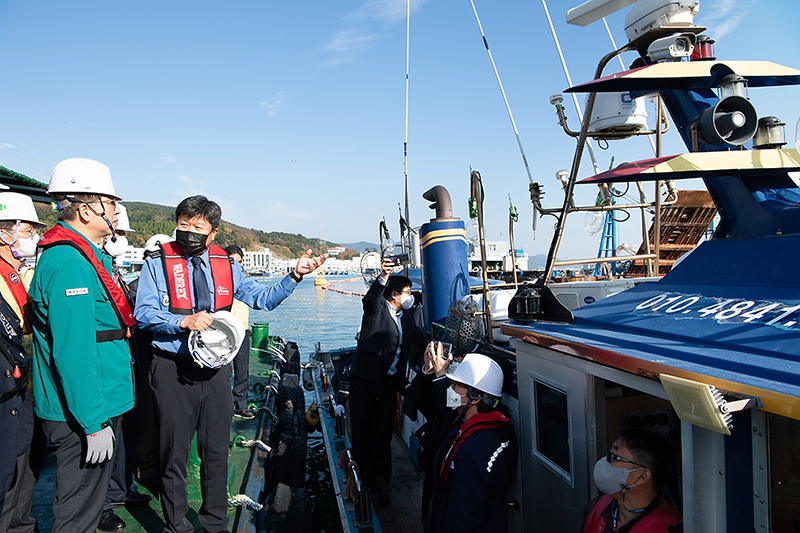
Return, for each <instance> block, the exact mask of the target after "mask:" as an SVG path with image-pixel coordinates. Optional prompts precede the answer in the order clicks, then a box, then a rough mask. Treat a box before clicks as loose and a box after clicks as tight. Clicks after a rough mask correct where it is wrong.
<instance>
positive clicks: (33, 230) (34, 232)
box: [19, 226, 39, 237]
mask: <svg viewBox="0 0 800 533" xmlns="http://www.w3.org/2000/svg"><path fill="white" fill-rule="evenodd" d="M25 233H27V234H28V235H29V236H30V237H36V236H37V235H39V228H33V227H24V226H22V227H20V228H19V234H20V235H23V234H25Z"/></svg>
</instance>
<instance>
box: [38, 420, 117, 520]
mask: <svg viewBox="0 0 800 533" xmlns="http://www.w3.org/2000/svg"><path fill="white" fill-rule="evenodd" d="M112 423H113V424H114V427H116V426H117V425H118V423H119V417H116V418H113V419H112ZM42 427H43V429H44V434H45V435H46V436H47V438H48V439H50V442H51V443H52V444H53V445H54V446H55V447H56V499H55V501H54V502H53V517H54V521H53V529H52V532H53V533H61V532H62V531H63V532H69V533H72V532H74V531H94V530H95V529H96V528H97V524H99V523H100V512H101V511H102V509H103V502H105V499H106V490H107V489H108V480H109V478H110V476H111V468H112V465H113V458H112V460H111V461H105V462H103V463H101V464H99V465H91V466H87V465H86V464H85V463H84V460H85V458H86V444H85V443H86V437H85V433H84V432H83V429H82V428H80V427H76V425H73V424H72V423H68V422H55V421H53V420H43V421H42Z"/></svg>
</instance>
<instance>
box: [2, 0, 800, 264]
mask: <svg viewBox="0 0 800 533" xmlns="http://www.w3.org/2000/svg"><path fill="white" fill-rule="evenodd" d="M475 3H476V7H477V9H478V13H479V15H480V17H481V22H482V24H483V28H484V30H485V32H486V35H487V38H488V42H489V44H490V46H491V50H492V53H493V55H494V58H495V61H496V63H497V67H498V69H499V72H500V75H501V77H502V81H503V85H504V87H505V89H506V92H507V95H508V98H509V101H510V104H511V107H512V111H513V112H514V115H515V119H516V122H517V126H518V128H519V133H520V137H521V140H522V143H523V146H524V148H525V151H526V153H527V157H528V161H529V163H530V166H531V170H532V172H533V177H534V179H535V180H537V181H539V182H540V183H543V184H544V186H545V191H546V193H547V194H546V196H545V205H546V206H548V207H555V206H557V205H560V203H561V195H560V193H559V191H560V185H559V183H558V182H557V181H556V179H555V172H556V171H557V170H559V169H561V168H569V166H570V163H571V160H572V152H573V149H574V141H573V140H572V139H570V138H568V137H567V136H566V135H564V134H563V133H562V132H561V130H560V128H559V127H558V125H557V122H556V118H555V113H554V110H553V107H552V106H551V105H550V104H549V103H548V99H549V96H550V95H551V94H553V93H556V92H560V91H562V90H563V89H565V88H566V87H567V83H566V81H565V77H564V74H563V72H562V70H561V66H560V63H559V61H558V58H557V55H556V51H555V47H554V45H553V41H552V38H551V36H550V32H549V28H548V26H547V23H546V19H545V17H544V10H543V8H542V4H541V2H540V1H538V0H475ZM578 3H580V2H579V1H578V0H574V1H562V0H550V1H549V2H548V7H549V9H550V12H551V15H552V17H553V20H554V23H555V26H556V31H557V32H558V35H559V39H560V40H561V44H562V47H563V48H564V53H565V56H566V60H567V63H568V66H569V68H570V69H571V74H572V78H573V81H574V82H575V83H579V82H583V81H588V80H589V79H590V78H591V77H592V75H593V72H594V69H595V66H596V64H597V61H598V60H599V59H600V56H602V55H603V54H605V53H606V52H608V51H610V50H611V48H612V47H611V44H610V41H609V39H608V36H607V35H606V31H605V28H604V27H603V24H602V22H596V23H594V24H592V25H590V26H588V27H586V28H579V27H570V26H568V25H567V24H566V23H565V13H566V10H567V9H568V8H569V7H573V6H574V5H577V4H578ZM626 11H627V9H626V10H623V11H622V12H621V13H617V14H615V15H612V16H610V17H608V19H607V20H608V24H609V26H610V27H611V29H612V32H613V33H614V36H615V39H616V42H617V45H618V46H621V45H622V44H623V43H624V42H625V41H626V39H625V33H624V29H623V26H624V14H625V12H626ZM405 14H406V1H405V0H374V1H370V0H293V1H290V0H270V1H247V0H240V1H229V2H222V1H193V2H188V1H174V2H153V1H144V0H137V1H114V2H100V1H88V0H87V1H75V2H63V1H58V2H57V1H46V0H39V1H35V2H25V1H21V0H13V1H1V2H0V30H1V31H2V35H3V53H2V54H0V70H1V71H2V73H3V78H4V83H3V84H2V85H0V125H1V126H2V128H1V129H0V164H2V165H3V166H6V167H9V168H11V169H13V170H16V171H19V172H22V173H24V174H27V175H29V176H32V177H34V178H37V179H39V180H42V181H45V182H46V181H48V180H49V176H50V173H51V172H52V169H53V167H54V166H55V165H56V164H57V163H58V162H59V161H61V160H62V159H65V158H68V157H89V158H93V159H97V160H99V161H102V162H104V163H106V164H107V165H108V166H109V167H110V168H111V172H112V175H113V177H114V182H115V186H116V188H117V192H118V194H120V195H121V196H122V197H123V198H125V199H126V200H132V201H147V202H154V203H159V204H164V205H176V204H177V203H178V202H179V201H180V200H181V199H182V198H184V197H186V196H189V195H192V194H205V195H207V196H209V197H210V198H212V199H214V200H216V201H217V202H219V203H220V205H221V206H222V208H223V216H224V218H225V219H226V220H230V221H231V222H234V223H236V224H240V225H243V226H246V227H253V228H257V229H262V230H266V231H286V232H292V233H302V234H304V235H306V236H310V237H315V236H317V235H318V234H319V229H320V217H322V221H323V225H324V236H325V238H327V239H328V240H333V241H338V242H353V241H359V240H370V241H373V242H374V241H376V240H377V228H378V222H379V221H380V219H381V218H382V217H386V219H387V222H388V223H389V227H390V230H391V232H392V235H393V236H394V237H396V236H397V232H398V229H397V212H398V211H397V204H398V202H402V201H403V170H404V169H403V139H404V121H405V68H406V67H405V65H406V37H405V35H406V21H405V19H406V17H405ZM799 20H800V7H798V4H797V3H796V2H787V1H785V0H708V1H704V2H702V4H701V11H700V14H699V15H698V17H697V18H696V19H695V22H696V23H697V24H701V25H706V26H708V27H709V32H708V33H709V34H710V35H711V36H712V37H714V38H715V39H716V40H717V43H716V55H717V56H718V57H720V58H729V59H769V60H772V61H775V62H778V63H781V64H785V65H788V66H792V67H795V68H798V67H800V60H799V59H798V57H797V50H800V36H798V32H797V22H798V21H799ZM410 51H411V59H410V72H411V74H410V96H409V107H410V109H409V180H410V194H411V221H412V224H413V225H415V226H418V225H420V224H422V223H423V222H426V221H427V220H428V219H429V218H431V216H432V212H431V211H430V210H429V209H428V208H427V202H425V201H424V200H423V199H422V198H421V195H422V193H423V192H424V191H425V190H427V189H429V188H430V187H432V186H434V185H444V186H445V187H447V188H448V189H449V191H450V194H451V196H452V198H453V204H454V211H455V215H456V216H459V217H461V218H467V216H468V215H467V210H466V204H467V195H468V191H469V182H468V178H469V172H470V168H474V169H476V170H479V171H480V172H481V174H482V176H483V180H484V187H485V193H486V207H485V211H486V217H487V238H488V239H490V240H499V239H503V240H504V239H506V238H507V237H506V234H507V229H508V219H507V206H508V195H509V194H510V195H511V197H512V199H513V200H514V203H515V204H516V205H517V206H518V207H519V210H520V213H521V216H520V222H519V224H517V226H516V230H515V232H516V233H515V239H516V241H517V244H518V247H524V248H525V250H526V251H527V252H529V253H531V254H537V253H545V252H546V250H547V247H548V245H549V242H550V238H551V228H552V219H550V218H545V219H541V220H540V221H539V227H538V229H537V231H536V234H535V240H534V234H533V232H532V230H531V207H530V202H529V200H528V179H527V175H526V173H525V169H524V166H523V164H522V160H521V157H520V155H519V151H518V147H517V144H516V140H515V137H514V134H513V130H512V129H511V125H510V122H509V119H508V115H507V113H506V110H505V106H504V104H503V100H502V97H501V94H500V91H499V89H498V86H497V82H496V80H495V77H494V73H493V71H492V68H491V64H490V62H489V59H488V56H487V54H486V51H485V49H484V47H483V42H482V40H481V36H480V32H479V30H478V26H477V23H476V21H475V16H474V14H473V11H472V7H471V5H470V2H469V0H427V1H425V0H414V1H413V2H412V16H411V43H410ZM623 57H624V59H625V61H626V63H630V61H632V60H633V56H630V55H628V56H623ZM616 70H620V66H619V63H617V62H614V63H613V64H612V65H610V66H609V68H608V69H607V70H606V72H607V73H611V72H613V71H616ZM750 94H751V98H752V99H753V102H754V104H755V106H756V109H757V110H758V112H759V115H760V116H765V115H777V116H779V117H780V118H781V119H783V120H784V121H785V122H786V123H787V128H786V132H787V137H791V138H793V137H794V130H795V128H794V125H795V123H796V121H797V119H798V115H800V106H798V105H797V102H798V96H800V90H798V89H797V88H794V87H791V88H779V89H772V90H765V89H753V90H751V93H750ZM565 103H566V104H569V105H568V107H567V113H568V116H569V121H570V122H569V123H570V124H571V125H572V127H573V128H577V126H578V121H577V118H576V115H575V110H574V108H573V107H572V104H571V101H570V100H566V101H565ZM649 111H652V109H649ZM652 115H653V113H651V116H652ZM652 122H653V120H652V119H651V124H652ZM665 143H666V144H665V149H664V153H665V154H669V153H679V152H683V151H685V149H684V147H683V145H682V143H680V142H679V140H678V139H677V136H676V134H675V133H674V132H670V133H669V134H668V135H667V138H666V140H665ZM595 152H596V153H597V158H598V163H599V165H600V167H601V168H607V167H608V165H609V163H610V160H611V156H614V157H615V160H616V162H617V163H620V162H623V161H630V160H634V159H642V158H646V157H651V156H652V150H651V148H650V146H649V144H648V142H647V141H646V140H643V139H635V140H628V141H620V142H615V143H612V144H611V146H610V147H609V149H608V150H600V149H595ZM590 168H591V167H590V165H589V163H588V159H585V160H584V163H583V166H582V172H581V175H582V176H588V175H590V174H592V172H591V170H590ZM698 185H699V184H694V185H692V186H691V188H696V187H697V186H698ZM648 191H649V192H650V196H651V197H652V187H650V188H649V189H648ZM595 195H596V189H595V188H594V187H593V186H583V187H581V188H579V190H578V201H579V202H580V203H587V202H590V201H592V200H593V198H594V196H595ZM637 216H638V215H637ZM637 216H634V217H633V223H629V224H628V225H627V226H625V227H623V228H621V229H620V239H619V240H620V242H623V241H624V242H627V243H630V244H631V245H632V246H634V247H636V246H638V244H639V241H640V238H639V237H638V231H639V229H638V226H639V222H638V220H637ZM582 225H583V215H582V214H579V215H576V216H574V217H572V218H571V219H570V224H569V225H568V227H567V233H566V236H565V240H564V246H563V247H562V250H563V252H562V254H561V256H562V257H578V256H580V257H585V256H593V255H595V254H596V252H597V244H598V242H599V235H595V236H588V235H587V234H586V232H585V231H584V230H583V229H582Z"/></svg>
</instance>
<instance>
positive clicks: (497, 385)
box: [447, 353, 503, 398]
mask: <svg viewBox="0 0 800 533" xmlns="http://www.w3.org/2000/svg"><path fill="white" fill-rule="evenodd" d="M447 377H449V378H450V379H451V380H453V381H457V382H458V383H463V384H464V385H467V386H468V387H473V388H476V389H478V390H479V391H481V392H485V393H486V394H489V395H491V396H494V397H496V398H499V397H500V396H502V395H503V369H502V368H500V365H498V364H497V363H496V362H495V361H493V360H492V358H491V357H487V356H485V355H482V354H479V353H468V354H467V355H465V356H464V360H463V361H461V364H459V365H458V367H457V368H456V369H455V370H454V371H453V372H452V373H449V372H448V374H447Z"/></svg>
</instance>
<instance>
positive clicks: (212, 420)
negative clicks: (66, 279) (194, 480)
mask: <svg viewBox="0 0 800 533" xmlns="http://www.w3.org/2000/svg"><path fill="white" fill-rule="evenodd" d="M221 218H222V210H221V209H220V207H219V205H217V204H216V203H215V202H212V201H210V200H208V199H207V198H206V197H205V196H192V197H189V198H186V199H185V200H183V201H182V202H181V203H180V204H178V207H177V208H176V210H175V219H176V221H177V224H178V227H177V230H176V235H175V237H176V238H175V243H169V244H166V245H162V248H163V253H162V254H161V255H160V256H157V257H155V256H154V257H150V258H148V259H147V260H146V261H145V263H144V265H143V267H142V273H141V276H140V278H139V287H138V292H137V297H136V309H135V311H134V317H135V318H136V324H137V325H138V326H139V327H140V328H143V329H147V330H149V331H152V332H153V344H152V346H153V353H154V355H155V357H154V359H153V363H152V365H151V368H150V387H151V389H152V391H153V397H154V401H155V409H156V419H157V422H158V429H159V452H160V463H161V464H160V470H161V472H160V473H161V504H162V509H163V511H164V519H165V521H166V527H165V528H164V531H165V532H169V533H189V532H191V531H193V526H192V524H191V523H190V522H189V520H188V519H187V518H186V513H187V511H188V498H187V493H186V464H187V461H188V458H189V449H190V448H191V443H192V438H193V436H194V434H195V432H197V439H198V445H197V451H198V455H199V456H200V460H201V462H202V468H201V474H200V484H201V490H202V494H203V506H202V507H201V508H200V509H199V511H198V519H199V521H200V525H201V526H202V527H203V529H204V530H205V531H207V532H208V533H218V532H225V531H227V528H228V518H227V474H228V440H229V438H230V423H231V419H232V416H233V401H232V398H231V390H230V381H231V368H230V364H227V365H225V366H223V367H220V368H205V367H200V366H198V365H196V364H195V363H194V361H193V360H192V358H191V356H190V354H189V346H188V338H189V332H190V331H192V330H197V331H202V330H204V329H206V328H207V327H208V326H210V325H211V323H212V322H213V318H212V316H211V314H210V312H211V311H218V310H223V309H229V307H230V305H231V304H232V302H233V298H236V299H237V300H240V301H242V302H244V303H246V304H247V305H249V306H250V307H253V308H255V309H267V310H271V309H274V308H275V307H277V306H278V305H279V304H280V303H281V302H282V301H283V300H284V299H286V298H287V297H288V296H289V295H290V294H291V293H292V291H294V288H295V286H296V285H297V283H299V282H300V281H301V280H302V278H303V275H305V274H309V273H311V272H313V271H314V270H315V269H316V268H317V267H319V266H320V265H321V264H322V263H324V262H325V259H326V256H325V255H322V256H319V257H313V258H312V257H310V256H311V250H308V251H307V252H306V253H305V255H304V256H303V257H301V258H300V259H299V260H298V261H297V266H296V267H295V268H294V270H293V271H291V272H290V274H289V275H288V276H286V277H284V278H283V279H282V280H281V281H280V282H278V283H276V284H275V285H273V286H271V287H266V286H264V285H261V284H260V283H258V282H257V281H255V280H254V279H252V278H250V277H249V276H247V275H245V274H244V273H243V271H242V267H241V265H239V264H238V263H236V262H231V261H229V259H228V257H227V255H226V254H225V252H224V250H222V249H221V248H219V247H217V246H214V245H212V244H211V241H212V240H213V239H214V237H215V235H216V234H217V231H218V226H219V223H220V220H221Z"/></svg>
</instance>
